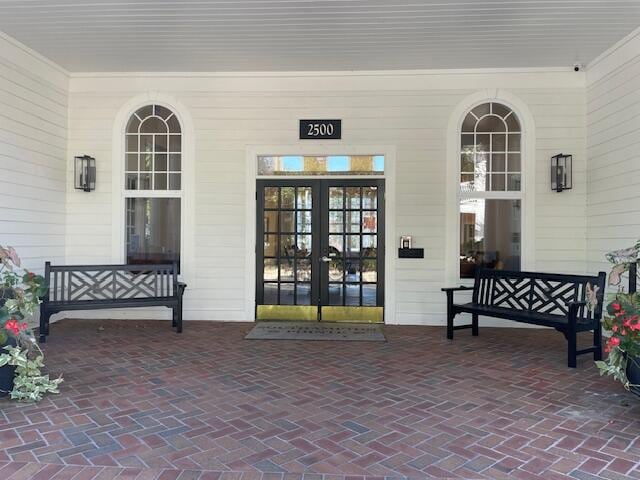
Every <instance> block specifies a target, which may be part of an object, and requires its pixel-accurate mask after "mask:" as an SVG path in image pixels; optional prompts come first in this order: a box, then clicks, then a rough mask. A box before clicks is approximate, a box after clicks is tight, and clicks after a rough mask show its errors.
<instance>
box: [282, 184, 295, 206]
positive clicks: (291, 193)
mask: <svg viewBox="0 0 640 480" xmlns="http://www.w3.org/2000/svg"><path fill="white" fill-rule="evenodd" d="M295 190H296V189H295V188H294V187H281V188H280V208H290V209H293V208H294V205H295V203H294V199H295Z"/></svg>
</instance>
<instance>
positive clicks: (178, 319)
mask: <svg viewBox="0 0 640 480" xmlns="http://www.w3.org/2000/svg"><path fill="white" fill-rule="evenodd" d="M173 322H174V327H176V333H182V303H180V304H179V305H178V306H177V307H175V308H174V309H173Z"/></svg>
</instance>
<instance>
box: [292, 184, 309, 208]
mask: <svg viewBox="0 0 640 480" xmlns="http://www.w3.org/2000/svg"><path fill="white" fill-rule="evenodd" d="M311 206H312V204H311V187H298V188H297V195H296V208H298V209H311Z"/></svg>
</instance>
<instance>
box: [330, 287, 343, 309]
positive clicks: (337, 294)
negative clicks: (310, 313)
mask: <svg viewBox="0 0 640 480" xmlns="http://www.w3.org/2000/svg"><path fill="white" fill-rule="evenodd" d="M342 293H343V292H342V284H341V283H330V284H329V305H344V303H343V302H342V299H343V297H342Z"/></svg>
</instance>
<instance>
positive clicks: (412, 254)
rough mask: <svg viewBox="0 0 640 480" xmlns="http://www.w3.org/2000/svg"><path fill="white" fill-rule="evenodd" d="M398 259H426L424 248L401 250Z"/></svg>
mask: <svg viewBox="0 0 640 480" xmlns="http://www.w3.org/2000/svg"><path fill="white" fill-rule="evenodd" d="M398 258H424V248H399V249H398Z"/></svg>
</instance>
